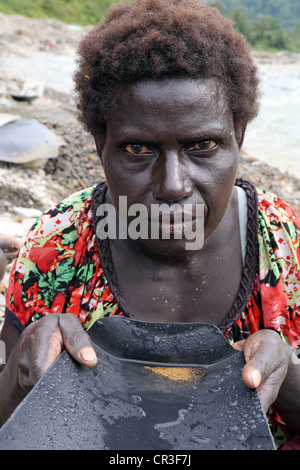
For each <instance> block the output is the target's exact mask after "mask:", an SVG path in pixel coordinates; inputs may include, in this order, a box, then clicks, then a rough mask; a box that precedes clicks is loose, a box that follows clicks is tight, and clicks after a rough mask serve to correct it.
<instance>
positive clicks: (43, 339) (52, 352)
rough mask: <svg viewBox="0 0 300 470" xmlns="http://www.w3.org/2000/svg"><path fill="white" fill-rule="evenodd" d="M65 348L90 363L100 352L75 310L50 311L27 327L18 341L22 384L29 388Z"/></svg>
mask: <svg viewBox="0 0 300 470" xmlns="http://www.w3.org/2000/svg"><path fill="white" fill-rule="evenodd" d="M63 349H67V351H68V352H69V353H70V354H71V356H72V357H73V358H74V359H76V361H78V362H80V363H81V364H83V365H86V366H94V365H95V364H96V363H97V356H96V353H95V351H94V349H93V347H92V344H91V341H90V338H89V336H88V334H87V333H86V332H85V331H84V330H83V328H82V324H81V322H80V320H79V319H78V317H77V316H76V315H73V314H67V313H66V314H50V315H47V316H45V317H43V318H41V319H39V320H38V321H36V322H34V323H32V324H31V325H29V326H28V327H27V328H25V330H24V332H23V333H22V335H21V337H20V340H19V343H18V345H17V354H16V358H17V367H18V370H19V384H20V386H21V387H22V388H23V390H25V391H26V392H29V391H30V390H31V389H32V387H33V386H34V385H35V384H36V383H37V382H38V380H39V379H40V378H41V377H42V376H43V375H44V373H45V372H46V370H47V369H48V367H49V366H50V365H51V364H52V363H53V362H54V361H55V359H56V358H57V357H58V356H59V355H60V354H61V352H62V351H63Z"/></svg>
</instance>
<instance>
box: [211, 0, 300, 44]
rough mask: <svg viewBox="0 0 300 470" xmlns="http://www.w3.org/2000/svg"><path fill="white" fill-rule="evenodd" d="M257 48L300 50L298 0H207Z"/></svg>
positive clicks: (299, 4) (299, 2) (299, 6)
mask: <svg viewBox="0 0 300 470" xmlns="http://www.w3.org/2000/svg"><path fill="white" fill-rule="evenodd" d="M205 3H209V4H210V5H212V6H215V7H216V8H218V10H220V12H221V13H222V14H223V15H224V16H227V17H229V18H231V19H232V20H233V21H234V23H235V28H236V29H237V30H238V31H239V32H240V33H242V34H243V35H244V36H245V38H246V39H247V41H248V43H249V45H250V47H252V48H253V49H258V50H266V51H279V50H287V51H291V52H300V1H299V0H216V1H214V0H212V1H211V0H208V1H206V2H205Z"/></svg>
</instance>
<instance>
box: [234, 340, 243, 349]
mask: <svg viewBox="0 0 300 470" xmlns="http://www.w3.org/2000/svg"><path fill="white" fill-rule="evenodd" d="M244 344H245V340H244V339H242V340H241V341H237V342H236V343H233V344H232V347H233V348H234V349H236V350H237V351H243V350H244Z"/></svg>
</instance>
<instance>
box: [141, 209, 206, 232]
mask: <svg viewBox="0 0 300 470" xmlns="http://www.w3.org/2000/svg"><path fill="white" fill-rule="evenodd" d="M200 212H201V213H200V214H199V213H198V214H195V213H194V211H190V210H188V211H185V212H177V213H176V212H173V213H169V212H165V213H164V212H162V213H160V214H159V216H158V217H152V218H151V219H149V221H148V222H149V224H150V227H151V235H152V236H151V238H157V234H159V235H160V236H162V237H163V238H187V237H188V238H190V236H191V235H190V234H195V231H196V230H197V229H198V230H199V229H200V228H203V227H204V212H203V210H201V211H200ZM200 224H201V225H200ZM155 235H156V236H155Z"/></svg>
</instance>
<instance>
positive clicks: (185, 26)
mask: <svg viewBox="0 0 300 470" xmlns="http://www.w3.org/2000/svg"><path fill="white" fill-rule="evenodd" d="M77 65H78V67H77V70H76V72H75V74H74V82H75V94H76V102H77V108H78V118H79V121H81V122H82V124H83V125H84V128H85V129H86V130H87V131H88V132H90V133H91V134H92V135H93V136H96V135H99V133H100V134H103V133H104V135H105V129H106V120H107V118H108V116H109V113H110V111H111V110H112V109H113V106H114V104H115V100H116V99H117V95H118V90H119V89H120V87H124V86H126V85H130V84H133V83H136V82H138V81H140V80H143V79H158V78H163V77H169V78H170V77H189V78H195V79H197V78H215V79H217V80H219V81H220V83H221V84H222V86H223V88H224V90H225V93H226V95H227V99H228V103H229V106H230V109H231V112H232V115H233V120H234V124H235V128H236V127H237V126H243V128H246V126H247V123H248V122H250V121H251V120H252V119H253V118H254V117H255V116H256V115H257V113H258V109H259V92H258V85H259V80H258V73H257V67H256V66H255V64H254V62H253V60H252V57H251V53H250V50H249V48H248V45H247V43H246V41H245V39H244V37H243V36H242V35H241V34H239V33H238V32H237V31H235V30H234V26H233V23H232V21H231V20H229V19H227V18H224V17H223V16H222V15H221V14H220V12H219V11H218V10H217V9H216V8H213V7H211V6H208V5H206V4H203V3H201V2H200V1H199V0H135V1H133V2H132V3H129V4H123V3H120V4H117V5H115V6H114V7H112V8H111V9H110V10H109V12H108V14H107V17H106V18H105V20H104V21H103V22H102V23H101V24H99V25H97V26H96V27H94V28H93V29H92V30H91V32H90V33H88V34H87V36H86V37H85V38H84V39H83V40H82V41H81V43H80V44H79V48H78V56H77Z"/></svg>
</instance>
